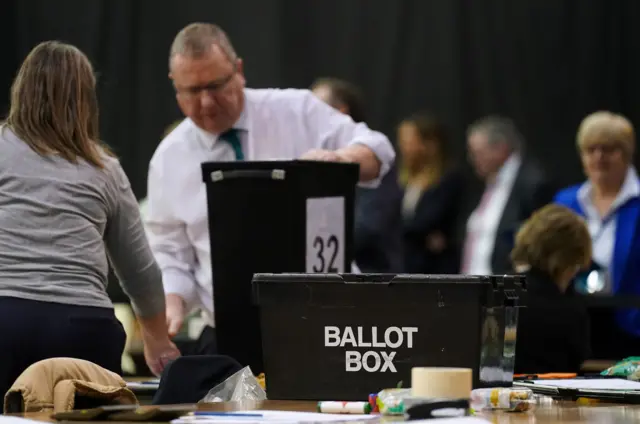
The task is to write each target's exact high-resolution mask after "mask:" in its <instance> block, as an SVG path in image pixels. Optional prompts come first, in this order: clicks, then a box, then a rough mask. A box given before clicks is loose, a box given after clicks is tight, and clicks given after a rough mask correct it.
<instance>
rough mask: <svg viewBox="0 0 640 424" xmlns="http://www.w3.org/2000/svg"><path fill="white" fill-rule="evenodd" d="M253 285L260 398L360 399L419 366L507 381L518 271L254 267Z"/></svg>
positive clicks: (480, 382)
mask: <svg viewBox="0 0 640 424" xmlns="http://www.w3.org/2000/svg"><path fill="white" fill-rule="evenodd" d="M253 290H254V296H255V298H256V301H257V303H258V304H259V307H260V319H261V327H262V343H263V352H264V365H265V375H266V384H267V392H268V393H269V398H270V399H281V400H332V399H333V400H335V399H340V400H346V401H350V400H359V399H366V398H367V396H368V395H369V394H370V393H377V392H378V391H380V390H383V389H389V388H395V387H397V386H398V384H400V383H402V384H403V387H410V384H411V369H412V368H413V367H420V366H425V367H453V368H469V369H472V372H473V385H474V388H479V387H501V386H503V387H507V386H511V385H512V382H513V369H514V365H515V346H516V337H517V321H518V310H519V309H520V307H522V306H524V305H525V302H526V280H525V277H524V276H465V275H410V274H400V275H391V274H256V275H255V276H254V278H253Z"/></svg>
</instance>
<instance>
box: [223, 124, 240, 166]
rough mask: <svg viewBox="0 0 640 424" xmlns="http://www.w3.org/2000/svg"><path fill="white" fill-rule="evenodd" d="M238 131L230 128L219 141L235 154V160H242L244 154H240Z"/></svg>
mask: <svg viewBox="0 0 640 424" xmlns="http://www.w3.org/2000/svg"><path fill="white" fill-rule="evenodd" d="M238 132H239V131H238V130H237V129H235V128H231V129H230V130H228V131H226V132H224V133H222V134H221V135H220V140H224V141H226V142H227V143H229V145H230V146H231V147H232V148H233V151H234V152H235V154H236V160H244V153H243V152H242V143H241V142H240V134H238Z"/></svg>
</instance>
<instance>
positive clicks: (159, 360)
mask: <svg viewBox="0 0 640 424" xmlns="http://www.w3.org/2000/svg"><path fill="white" fill-rule="evenodd" d="M178 357H180V351H179V350H178V348H177V347H176V345H175V344H174V343H173V342H172V341H171V340H170V339H169V337H166V338H165V339H164V340H149V341H146V340H145V342H144V359H145V361H146V362H147V366H148V367H149V369H150V370H151V372H152V373H153V374H154V375H155V376H156V377H159V376H160V374H162V371H163V370H164V368H165V367H166V366H167V364H168V363H169V362H171V361H173V360H174V359H176V358H178Z"/></svg>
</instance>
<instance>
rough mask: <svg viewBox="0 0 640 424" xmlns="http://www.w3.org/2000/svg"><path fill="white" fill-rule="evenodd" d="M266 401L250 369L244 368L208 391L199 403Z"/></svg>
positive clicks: (265, 396)
mask: <svg viewBox="0 0 640 424" xmlns="http://www.w3.org/2000/svg"><path fill="white" fill-rule="evenodd" d="M266 399H267V393H266V392H265V391H264V389H263V388H262V387H261V386H260V383H259V382H258V380H257V379H256V377H255V376H254V375H253V372H251V368H249V367H244V368H243V369H241V370H240V371H238V372H237V373H235V374H233V375H232V376H231V377H229V378H227V379H226V380H225V381H223V382H222V383H220V384H218V385H217V386H215V387H214V388H213V389H211V390H209V393H207V395H206V396H205V397H204V399H202V401H201V402H246V401H252V402H259V401H263V400H266Z"/></svg>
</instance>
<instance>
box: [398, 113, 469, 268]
mask: <svg viewBox="0 0 640 424" xmlns="http://www.w3.org/2000/svg"><path fill="white" fill-rule="evenodd" d="M398 147H399V150H400V161H401V163H400V183H401V185H402V186H403V187H404V198H403V202H402V214H403V222H404V249H405V251H404V253H405V272H409V273H422V274H449V273H455V272H456V271H457V250H456V248H455V246H454V243H453V237H454V232H455V224H456V219H457V215H458V212H457V208H458V204H459V202H458V195H459V193H460V191H461V186H462V184H463V180H462V176H461V174H460V173H459V172H458V171H457V170H456V169H455V167H454V166H453V163H452V160H451V158H450V155H449V134H448V133H447V130H446V129H445V127H444V125H443V124H442V123H441V122H439V121H438V120H437V119H435V118H434V117H433V116H431V115H429V114H425V113H419V114H416V115H413V116H411V117H409V118H407V119H405V120H404V121H403V122H402V123H401V124H400V126H399V127H398Z"/></svg>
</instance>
